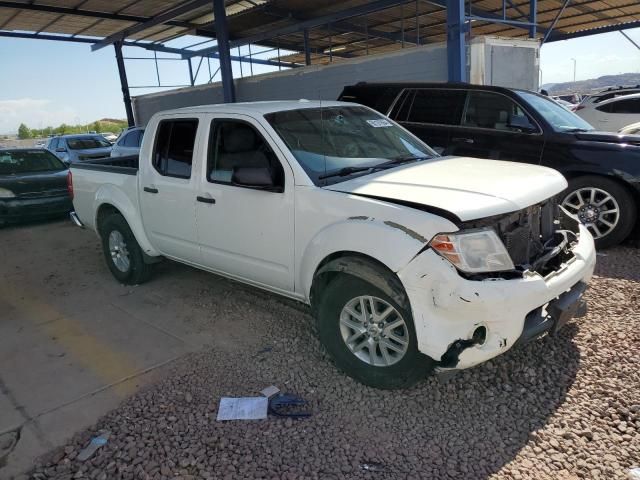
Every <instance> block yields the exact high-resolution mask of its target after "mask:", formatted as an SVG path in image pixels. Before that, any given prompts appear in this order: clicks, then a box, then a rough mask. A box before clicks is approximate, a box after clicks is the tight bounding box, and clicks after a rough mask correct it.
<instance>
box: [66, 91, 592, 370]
mask: <svg viewBox="0 0 640 480" xmlns="http://www.w3.org/2000/svg"><path fill="white" fill-rule="evenodd" d="M320 105H322V106H326V107H330V106H339V105H344V106H345V107H347V106H353V104H343V103H340V102H322V103H321V104H320V103H319V102H306V101H300V102H257V103H250V104H225V105H209V106H203V107H193V108H187V109H180V110H175V111H170V112H163V113H160V114H157V115H155V116H154V117H153V118H152V120H151V121H150V123H149V124H148V126H147V129H146V133H145V136H144V140H143V144H142V148H141V152H140V162H139V170H138V172H137V175H135V174H129V175H125V174H121V173H110V172H102V171H92V170H83V169H80V168H74V166H73V165H72V167H71V169H72V172H73V185H74V191H75V198H74V206H75V210H76V214H77V215H78V217H79V218H80V220H81V221H82V222H83V223H84V224H85V225H86V226H87V227H89V228H91V229H93V230H96V229H97V225H96V218H97V215H98V212H99V209H100V208H101V207H103V206H105V205H108V206H111V207H114V208H115V209H117V210H119V211H120V212H121V213H122V215H123V216H124V218H125V219H126V221H127V222H128V224H129V225H130V227H131V229H132V231H133V233H134V235H135V237H136V239H137V240H138V243H139V244H140V245H141V247H142V249H143V250H144V252H145V253H146V254H147V255H149V256H158V255H162V256H166V257H169V258H172V259H174V260H177V261H181V262H183V263H186V264H189V265H192V266H195V267H198V268H201V269H204V270H208V271H212V272H216V273H219V274H222V275H225V276H227V277H230V278H233V279H237V280H240V281H243V282H246V283H249V284H251V285H255V286H258V287H261V288H264V289H267V290H270V291H273V292H276V293H279V294H282V295H286V296H289V297H292V298H295V299H298V300H301V301H304V302H307V303H309V302H310V296H311V287H312V283H313V279H314V275H315V273H316V271H317V270H318V267H319V265H321V264H322V262H323V261H324V260H326V259H327V258H329V257H331V256H332V255H336V254H341V253H344V252H350V253H356V254H360V255H364V256H367V257H370V258H371V259H375V261H376V262H379V263H381V264H383V265H384V266H386V267H387V268H388V269H389V270H390V271H391V272H395V273H396V274H397V275H398V278H399V279H400V281H401V282H402V285H403V286H404V288H405V290H406V292H407V295H408V297H409V300H410V303H411V310H412V313H413V319H414V323H415V327H416V332H417V334H418V344H419V350H420V351H421V352H423V353H425V354H426V355H429V356H430V357H432V358H434V359H436V360H438V359H440V357H441V356H442V355H443V353H444V352H445V350H446V349H447V348H448V346H449V345H450V344H451V343H452V342H453V341H455V340H456V339H459V338H466V337H468V335H469V334H470V332H472V331H473V330H474V329H475V328H477V326H478V325H484V326H486V327H487V329H488V332H489V334H488V337H487V341H486V342H485V343H484V344H483V345H481V346H477V347H474V348H470V349H467V350H465V351H464V352H463V354H462V356H461V357H460V366H459V368H466V367H470V366H473V365H475V364H478V363H480V362H482V361H485V360H487V359H489V358H492V357H494V356H496V355H498V354H500V353H503V352H504V351H506V350H507V349H508V348H510V347H511V346H512V345H513V344H514V342H515V340H517V338H518V337H519V335H520V334H521V333H522V329H523V323H524V319H525V316H526V314H527V313H528V312H529V311H531V310H532V309H533V308H536V307H539V306H542V305H544V304H546V303H547V302H549V301H550V300H552V299H553V298H555V297H557V296H559V295H560V294H562V293H563V292H564V291H566V290H567V289H568V288H570V287H571V286H572V285H574V284H575V283H576V282H579V281H588V280H589V278H590V277H591V275H592V272H593V268H594V265H595V249H594V246H593V239H592V238H591V235H590V234H589V233H588V231H587V230H586V229H584V228H583V227H581V230H580V241H579V243H578V244H577V246H576V248H575V259H574V260H573V261H572V262H571V263H570V264H567V265H564V266H563V267H562V268H561V269H560V270H559V271H558V272H557V273H556V274H554V275H553V276H549V277H547V278H543V277H542V276H540V275H539V274H537V273H535V272H533V273H531V272H529V274H527V275H526V276H525V277H524V278H522V279H519V280H501V281H474V280H468V279H465V278H463V277H462V276H461V275H460V274H459V273H458V272H457V270H456V269H455V268H454V267H453V265H452V264H450V263H449V262H448V261H447V260H445V259H444V258H443V257H441V256H439V255H438V254H436V253H434V251H433V250H431V249H430V248H428V243H429V241H430V240H431V239H432V238H433V237H434V236H435V235H437V234H439V233H442V232H455V231H457V230H458V229H459V227H458V226H457V225H456V223H454V221H453V220H452V219H451V218H450V217H448V218H445V217H447V216H446V215H444V216H443V215H440V214H438V211H444V212H449V213H450V214H451V217H457V218H458V219H460V220H462V221H466V220H472V219H479V218H484V217H490V216H494V215H500V214H505V213H509V212H514V211H517V210H519V209H523V208H525V207H528V206H530V205H532V204H536V203H537V202H541V201H543V200H545V199H548V198H549V197H551V196H553V195H556V194H558V193H559V192H561V191H562V190H563V189H564V188H566V181H565V179H564V178H563V177H562V175H560V174H559V173H557V172H555V171H553V170H551V169H547V168H543V167H537V166H531V165H524V164H517V163H508V162H500V161H494V160H479V159H473V158H456V157H438V158H435V159H432V160H426V161H422V162H419V163H415V164H411V165H403V166H398V167H396V168H392V169H390V170H386V171H381V172H376V173H371V174H368V175H364V176H360V177H357V178H354V179H352V180H347V181H341V182H337V183H334V184H332V185H330V186H327V187H318V186H316V185H315V184H314V182H313V181H312V180H311V179H310V177H309V176H308V175H307V174H306V172H305V170H304V169H303V168H302V166H301V165H300V164H299V163H298V162H297V161H296V158H295V157H294V155H293V154H292V153H291V151H289V149H288V148H287V146H286V144H285V143H284V141H283V140H282V139H281V138H280V137H279V135H278V134H277V133H276V132H275V130H274V129H273V128H272V127H271V125H270V124H269V123H268V122H267V120H266V119H265V118H264V116H263V115H264V114H267V113H270V112H275V111H278V112H280V111H285V110H292V109H299V108H305V107H319V106H320ZM372 115H376V116H377V115H378V114H374V113H373V111H372ZM176 118H185V119H197V120H198V122H199V126H198V133H197V137H196V142H195V148H194V152H193V160H192V162H193V163H192V174H191V177H190V178H188V179H183V178H173V177H167V176H162V175H160V174H159V173H158V172H157V171H156V170H155V169H154V167H153V166H152V165H151V160H150V159H151V158H152V156H153V154H154V142H155V138H156V130H157V129H158V124H159V122H161V121H162V120H163V119H176ZM216 118H224V119H237V120H241V121H243V122H246V123H249V124H251V125H252V126H253V127H254V128H255V129H256V130H257V131H258V132H259V133H260V134H261V135H262V136H263V137H264V139H265V140H266V141H267V142H268V144H269V146H270V147H271V148H272V150H273V152H274V153H275V154H276V156H277V157H278V159H279V161H280V162H281V164H282V166H283V170H284V191H283V192H280V193H274V192H266V191H260V190H252V189H248V188H239V187H237V186H234V185H229V184H220V183H212V182H210V181H208V180H207V172H206V169H207V158H208V157H207V155H208V154H209V153H208V148H207V145H208V141H209V140H208V139H209V138H210V135H211V131H210V130H211V125H212V122H213V120H214V119H216ZM145 188H148V189H157V190H158V192H157V193H149V192H147V191H145ZM198 196H200V197H204V198H210V199H215V204H211V203H200V202H198V201H196V197H198ZM385 199H387V200H389V201H385ZM403 202H405V203H410V204H420V205H425V206H427V207H429V208H433V210H429V208H427V209H426V210H427V211H422V210H420V209H416V208H411V207H409V206H406V205H404V204H402V203H403Z"/></svg>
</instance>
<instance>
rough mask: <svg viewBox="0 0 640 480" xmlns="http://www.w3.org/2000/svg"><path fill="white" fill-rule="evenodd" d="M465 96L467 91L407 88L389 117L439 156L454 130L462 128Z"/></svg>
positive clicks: (444, 149)
mask: <svg viewBox="0 0 640 480" xmlns="http://www.w3.org/2000/svg"><path fill="white" fill-rule="evenodd" d="M465 95H466V94H465V91H464V90H456V89H444V88H442V89H441V88H408V89H406V90H405V91H404V92H403V93H402V95H401V96H400V97H399V98H398V100H397V101H396V103H395V104H394V105H393V108H392V111H391V112H390V115H389V116H390V118H392V119H393V120H395V121H396V122H398V123H400V124H401V125H402V126H403V127H405V128H407V129H408V130H410V131H411V132H412V133H413V134H415V135H416V136H417V137H418V138H420V139H421V140H423V141H424V142H425V143H427V144H428V145H429V146H430V147H431V148H433V149H434V150H435V151H436V152H438V153H445V152H446V149H447V147H448V145H449V143H450V140H451V139H450V130H451V126H453V125H459V124H460V117H461V115H462V110H463V108H464V101H465Z"/></svg>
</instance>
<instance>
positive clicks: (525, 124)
mask: <svg viewBox="0 0 640 480" xmlns="http://www.w3.org/2000/svg"><path fill="white" fill-rule="evenodd" d="M507 127H509V128H513V129H515V130H520V131H521V132H524V133H531V132H535V131H537V130H538V129H537V128H536V127H535V125H533V124H532V123H531V122H530V121H529V118H527V116H526V115H511V116H510V117H509V123H507Z"/></svg>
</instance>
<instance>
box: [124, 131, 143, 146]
mask: <svg viewBox="0 0 640 480" xmlns="http://www.w3.org/2000/svg"><path fill="white" fill-rule="evenodd" d="M122 146H123V147H132V148H137V147H139V146H140V131H139V130H135V131H133V132H129V133H127V136H126V137H125V138H124V139H123V140H122Z"/></svg>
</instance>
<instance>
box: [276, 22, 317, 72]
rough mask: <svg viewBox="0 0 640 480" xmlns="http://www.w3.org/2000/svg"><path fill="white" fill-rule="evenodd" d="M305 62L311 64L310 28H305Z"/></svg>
mask: <svg viewBox="0 0 640 480" xmlns="http://www.w3.org/2000/svg"><path fill="white" fill-rule="evenodd" d="M278 60H280V59H278ZM304 64H305V65H311V51H310V50H309V29H308V28H305V29H304Z"/></svg>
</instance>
